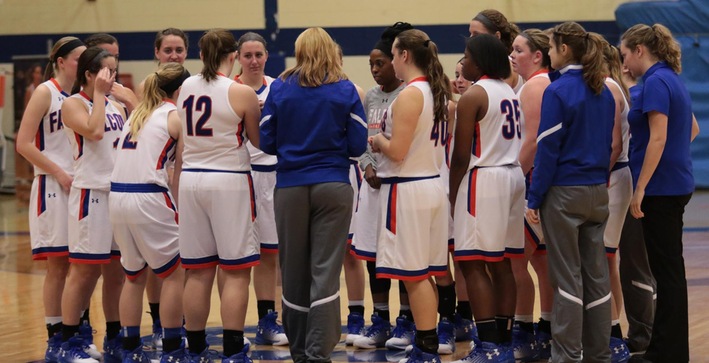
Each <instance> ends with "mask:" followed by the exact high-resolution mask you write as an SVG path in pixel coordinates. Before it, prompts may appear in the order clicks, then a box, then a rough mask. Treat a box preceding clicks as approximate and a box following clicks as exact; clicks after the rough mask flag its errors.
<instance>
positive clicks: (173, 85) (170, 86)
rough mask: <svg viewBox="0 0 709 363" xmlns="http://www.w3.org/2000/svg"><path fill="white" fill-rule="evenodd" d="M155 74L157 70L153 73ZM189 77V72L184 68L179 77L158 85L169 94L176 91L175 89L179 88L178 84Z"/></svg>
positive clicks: (180, 84)
mask: <svg viewBox="0 0 709 363" xmlns="http://www.w3.org/2000/svg"><path fill="white" fill-rule="evenodd" d="M155 75H157V72H156V73H155ZM189 77H190V72H189V71H188V70H186V69H185V70H184V71H183V72H182V74H181V75H180V76H179V77H177V78H175V79H173V80H172V81H170V82H167V83H166V84H164V85H162V86H160V89H161V90H163V91H165V94H167V95H171V94H173V93H174V92H175V91H177V89H178V88H180V86H182V82H184V81H185V80H186V79H187V78H189Z"/></svg>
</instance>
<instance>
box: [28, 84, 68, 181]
mask: <svg viewBox="0 0 709 363" xmlns="http://www.w3.org/2000/svg"><path fill="white" fill-rule="evenodd" d="M51 103H52V100H51V92H49V89H47V87H45V86H42V85H40V86H39V87H37V89H36V90H35V91H34V93H33V94H32V97H31V98H30V99H29V102H28V103H27V108H25V113H24V114H23V115H22V122H21V123H20V129H19V130H18V131H17V140H16V143H17V146H16V147H17V152H18V153H20V155H22V156H23V157H24V158H25V159H27V161H29V162H30V163H32V165H35V166H37V167H39V168H40V169H42V170H45V171H46V172H47V173H50V174H51V175H53V176H54V177H55V178H56V179H57V181H58V182H59V184H61V186H62V188H64V190H69V187H71V182H72V177H71V176H69V174H67V173H66V171H64V170H62V168H60V167H59V166H58V165H57V164H55V163H54V162H53V161H52V160H50V159H49V158H48V157H46V156H44V154H42V152H41V151H40V150H39V149H38V148H37V146H36V145H35V143H34V138H35V135H36V134H37V131H38V130H39V127H40V122H41V121H42V117H44V115H45V114H46V113H47V112H48V111H49V106H50V105H51Z"/></svg>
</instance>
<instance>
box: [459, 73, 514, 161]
mask: <svg viewBox="0 0 709 363" xmlns="http://www.w3.org/2000/svg"><path fill="white" fill-rule="evenodd" d="M476 86H478V87H482V88H483V89H484V90H485V92H486V93H487V98H488V104H487V113H486V114H485V116H483V118H482V119H481V120H480V121H478V122H477V123H475V131H474V134H473V147H472V155H471V157H470V164H469V167H468V168H469V169H472V168H474V167H485V166H503V165H519V149H520V147H521V146H522V126H521V124H520V122H519V119H520V111H519V101H518V99H517V95H515V93H514V91H513V90H512V88H510V86H509V85H508V84H507V83H505V82H504V81H502V80H498V79H490V78H482V79H480V80H479V81H477V82H475V84H474V85H473V86H472V87H476Z"/></svg>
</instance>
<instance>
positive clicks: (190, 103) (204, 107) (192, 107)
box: [182, 95, 213, 137]
mask: <svg viewBox="0 0 709 363" xmlns="http://www.w3.org/2000/svg"><path fill="white" fill-rule="evenodd" d="M182 108H184V109H185V115H186V118H187V119H186V120H185V123H186V126H187V136H205V137H211V136H212V134H213V132H212V129H211V128H209V127H205V124H206V123H207V121H209V118H210V117H212V99H211V98H210V97H209V96H199V97H198V98H197V101H196V102H195V96H194V95H190V96H189V97H187V99H185V102H183V103H182ZM196 112H201V115H200V116H199V118H198V119H197V123H196V124H194V116H193V114H194V113H196Z"/></svg>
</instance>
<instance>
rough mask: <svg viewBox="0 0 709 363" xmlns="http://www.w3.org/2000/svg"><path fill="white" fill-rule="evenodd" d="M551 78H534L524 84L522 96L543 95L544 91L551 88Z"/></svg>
mask: <svg viewBox="0 0 709 363" xmlns="http://www.w3.org/2000/svg"><path fill="white" fill-rule="evenodd" d="M550 83H551V81H549V77H534V78H532V79H530V80H529V81H527V83H525V84H524V88H523V89H522V92H520V95H521V94H537V93H539V94H541V93H542V92H544V90H545V89H546V88H547V87H549V84H550Z"/></svg>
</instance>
